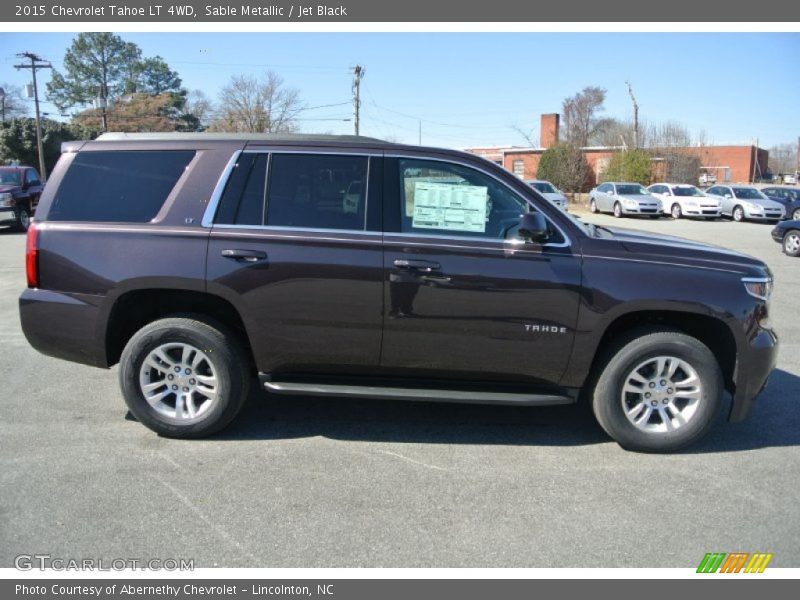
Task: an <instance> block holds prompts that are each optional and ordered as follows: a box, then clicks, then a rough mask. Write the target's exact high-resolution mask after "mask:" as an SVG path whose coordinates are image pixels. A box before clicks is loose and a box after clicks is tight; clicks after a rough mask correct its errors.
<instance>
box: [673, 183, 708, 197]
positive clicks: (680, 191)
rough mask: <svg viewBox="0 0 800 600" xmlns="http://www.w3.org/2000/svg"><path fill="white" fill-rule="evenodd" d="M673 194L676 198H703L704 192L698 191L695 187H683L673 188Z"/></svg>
mask: <svg viewBox="0 0 800 600" xmlns="http://www.w3.org/2000/svg"><path fill="white" fill-rule="evenodd" d="M672 193H673V194H675V195H676V196H703V195H704V194H703V192H701V191H700V190H698V189H697V188H696V187H694V186H693V185H682V186H681V187H674V188H672Z"/></svg>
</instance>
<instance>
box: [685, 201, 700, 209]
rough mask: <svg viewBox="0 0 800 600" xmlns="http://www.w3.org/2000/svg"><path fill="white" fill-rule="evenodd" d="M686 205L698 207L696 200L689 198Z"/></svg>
mask: <svg viewBox="0 0 800 600" xmlns="http://www.w3.org/2000/svg"><path fill="white" fill-rule="evenodd" d="M686 206H691V207H692V208H697V207H698V204H697V201H696V200H687V201H686Z"/></svg>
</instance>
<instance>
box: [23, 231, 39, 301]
mask: <svg viewBox="0 0 800 600" xmlns="http://www.w3.org/2000/svg"><path fill="white" fill-rule="evenodd" d="M38 238H39V230H38V229H36V225H35V224H34V223H31V224H30V226H29V227H28V238H27V240H26V242H25V275H27V277H28V287H29V288H35V287H37V286H38V285H39V244H38V242H39V239H38Z"/></svg>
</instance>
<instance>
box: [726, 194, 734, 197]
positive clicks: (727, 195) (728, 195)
mask: <svg viewBox="0 0 800 600" xmlns="http://www.w3.org/2000/svg"><path fill="white" fill-rule="evenodd" d="M725 197H726V198H733V196H731V195H730V194H725Z"/></svg>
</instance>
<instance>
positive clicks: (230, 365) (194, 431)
mask: <svg viewBox="0 0 800 600" xmlns="http://www.w3.org/2000/svg"><path fill="white" fill-rule="evenodd" d="M170 343H176V344H188V345H189V346H192V347H194V348H201V349H202V351H203V352H204V353H205V354H206V355H207V356H208V357H209V360H211V357H213V360H212V361H211V364H213V367H214V371H215V372H216V382H217V390H218V391H217V397H216V398H215V399H214V401H213V403H211V404H210V406H209V407H208V409H207V410H206V412H205V413H204V414H202V415H201V416H199V417H196V418H183V419H178V418H175V416H168V415H165V414H162V413H161V412H159V411H157V410H156V409H155V408H153V407H152V406H151V405H150V404H149V403H148V402H147V400H146V399H145V397H144V393H143V391H142V389H141V387H140V384H139V378H140V370H141V368H142V364H143V363H144V361H145V359H146V358H147V357H148V355H149V354H150V352H152V351H153V350H155V349H157V348H158V347H159V346H162V345H163V344H170ZM248 365H249V361H248V360H247V356H246V355H245V353H244V351H243V349H242V344H241V342H240V341H239V339H238V337H237V336H236V335H234V334H233V332H231V331H230V330H229V329H228V328H227V327H225V326H224V325H222V324H220V323H217V322H215V321H213V320H210V319H206V318H204V317H196V316H193V315H181V316H174V317H168V318H164V319H159V320H158V321H153V322H152V323H150V324H148V325H146V326H144V327H142V328H141V329H140V330H139V331H137V332H136V333H135V334H134V335H133V337H131V339H130V341H128V343H127V345H126V346H125V349H124V350H123V352H122V356H121V358H120V369H119V382H120V387H121V388H122V394H123V396H124V398H125V403H126V404H127V405H128V408H129V409H130V411H131V413H133V415H134V416H135V417H136V418H137V419H138V420H139V421H140V422H141V423H142V424H144V425H145V426H147V427H148V428H150V429H152V430H153V431H155V432H156V433H158V434H160V435H163V436H166V437H173V438H200V437H204V436H207V435H211V434H212V433H215V432H217V431H220V430H221V429H223V428H224V427H226V426H227V425H228V424H230V422H231V421H233V419H234V418H235V417H236V415H237V414H238V413H239V410H240V409H241V408H242V406H243V405H244V402H245V400H246V399H247V393H248V391H249V387H250V374H249V369H248ZM198 379H199V378H198ZM186 389H188V388H186ZM173 398H174V395H173ZM200 398H201V400H203V398H202V396H200ZM165 400H166V401H167V402H168V401H169V396H167V398H166V399H165ZM174 403H175V400H173V404H174ZM176 412H177V411H176Z"/></svg>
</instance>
